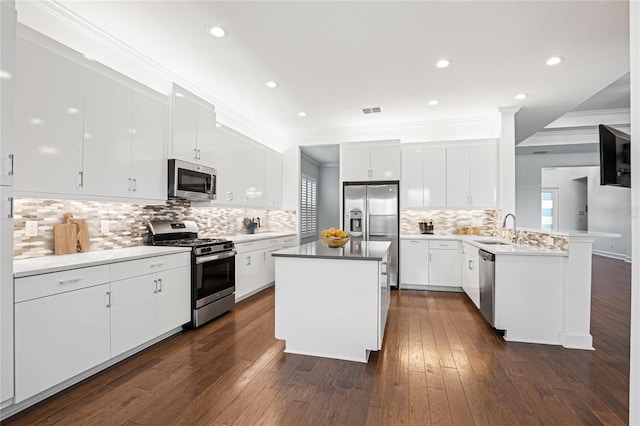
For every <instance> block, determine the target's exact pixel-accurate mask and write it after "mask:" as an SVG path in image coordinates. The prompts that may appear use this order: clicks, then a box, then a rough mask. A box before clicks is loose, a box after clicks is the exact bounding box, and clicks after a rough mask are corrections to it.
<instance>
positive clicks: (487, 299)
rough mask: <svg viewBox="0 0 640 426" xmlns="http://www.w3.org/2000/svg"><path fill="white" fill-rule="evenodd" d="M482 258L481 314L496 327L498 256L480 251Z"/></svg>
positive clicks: (479, 255)
mask: <svg viewBox="0 0 640 426" xmlns="http://www.w3.org/2000/svg"><path fill="white" fill-rule="evenodd" d="M478 257H479V258H480V312H482V316H484V318H485V319H486V320H487V322H488V323H489V324H491V327H495V323H494V319H495V288H496V286H495V284H496V282H495V281H496V255H495V254H493V253H489V252H488V251H484V250H478Z"/></svg>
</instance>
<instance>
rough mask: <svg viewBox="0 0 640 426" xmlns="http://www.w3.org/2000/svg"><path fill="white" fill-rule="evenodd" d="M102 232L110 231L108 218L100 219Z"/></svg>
mask: <svg viewBox="0 0 640 426" xmlns="http://www.w3.org/2000/svg"><path fill="white" fill-rule="evenodd" d="M100 232H101V233H102V234H108V233H109V221H108V220H101V221H100Z"/></svg>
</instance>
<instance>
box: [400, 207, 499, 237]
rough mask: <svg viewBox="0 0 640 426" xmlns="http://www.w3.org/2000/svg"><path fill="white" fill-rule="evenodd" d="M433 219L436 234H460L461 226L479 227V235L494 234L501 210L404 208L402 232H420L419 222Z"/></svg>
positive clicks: (401, 221)
mask: <svg viewBox="0 0 640 426" xmlns="http://www.w3.org/2000/svg"><path fill="white" fill-rule="evenodd" d="M422 220H426V221H429V220H431V221H433V227H434V234H458V228H459V227H461V226H476V227H478V231H479V235H494V233H495V231H496V229H497V228H498V222H499V221H500V211H499V210H402V211H401V212H400V233H402V234H419V233H420V228H418V222H420V221H422Z"/></svg>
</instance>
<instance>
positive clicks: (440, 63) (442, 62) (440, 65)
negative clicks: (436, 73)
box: [436, 59, 449, 68]
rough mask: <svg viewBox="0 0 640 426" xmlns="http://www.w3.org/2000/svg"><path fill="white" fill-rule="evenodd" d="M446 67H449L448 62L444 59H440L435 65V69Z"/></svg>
mask: <svg viewBox="0 0 640 426" xmlns="http://www.w3.org/2000/svg"><path fill="white" fill-rule="evenodd" d="M448 66H449V61H447V60H446V59H440V60H439V61H438V62H437V63H436V67H438V68H446V67H448Z"/></svg>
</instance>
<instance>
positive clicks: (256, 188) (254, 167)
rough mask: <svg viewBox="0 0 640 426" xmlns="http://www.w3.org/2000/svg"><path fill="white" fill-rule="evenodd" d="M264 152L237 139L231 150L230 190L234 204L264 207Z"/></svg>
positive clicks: (247, 142) (251, 144) (249, 143)
mask: <svg viewBox="0 0 640 426" xmlns="http://www.w3.org/2000/svg"><path fill="white" fill-rule="evenodd" d="M265 175H266V152H265V151H264V150H263V149H261V148H259V147H258V146H256V145H254V144H253V143H251V142H249V141H246V140H243V139H241V138H237V139H236V140H235V141H234V143H233V146H232V148H231V188H232V191H233V197H234V204H237V205H246V206H252V207H264V206H265Z"/></svg>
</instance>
